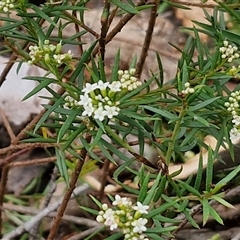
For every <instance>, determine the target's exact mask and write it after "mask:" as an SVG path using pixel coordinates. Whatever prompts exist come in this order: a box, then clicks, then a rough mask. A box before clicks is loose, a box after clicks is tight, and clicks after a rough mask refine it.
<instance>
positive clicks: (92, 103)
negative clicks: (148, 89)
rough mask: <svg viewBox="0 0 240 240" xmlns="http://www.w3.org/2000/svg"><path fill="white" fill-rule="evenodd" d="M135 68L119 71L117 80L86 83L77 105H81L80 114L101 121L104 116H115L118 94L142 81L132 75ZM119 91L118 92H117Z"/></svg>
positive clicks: (129, 89) (117, 108)
mask: <svg viewBox="0 0 240 240" xmlns="http://www.w3.org/2000/svg"><path fill="white" fill-rule="evenodd" d="M134 73H135V69H130V70H129V71H124V72H123V71H121V70H120V71H119V78H120V80H119V81H113V82H111V83H109V82H103V81H102V80H100V81H99V82H97V83H93V84H90V83H87V84H86V86H85V88H83V89H82V92H83V93H84V94H83V95H80V101H79V102H78V104H79V105H81V106H83V108H84V111H83V113H82V116H88V117H91V116H93V118H94V119H97V120H99V121H103V120H104V119H105V117H107V118H108V119H112V118H113V117H114V116H117V115H118V113H119V111H120V108H119V107H118V106H119V104H120V102H119V100H120V98H119V97H120V96H121V95H122V94H124V92H125V91H126V92H127V91H132V90H134V89H135V88H137V87H138V86H140V85H141V84H142V83H141V82H140V81H138V80H137V78H136V77H134V76H133V74H134ZM118 92H119V94H117V93H118Z"/></svg>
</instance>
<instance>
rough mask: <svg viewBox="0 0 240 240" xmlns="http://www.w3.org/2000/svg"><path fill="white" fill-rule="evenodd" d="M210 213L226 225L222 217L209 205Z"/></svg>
mask: <svg viewBox="0 0 240 240" xmlns="http://www.w3.org/2000/svg"><path fill="white" fill-rule="evenodd" d="M209 214H210V215H211V216H212V217H213V218H214V219H215V220H216V221H217V222H218V223H220V224H222V225H224V223H223V220H222V218H221V217H220V216H219V214H218V213H217V212H216V210H214V209H213V208H212V207H211V206H209Z"/></svg>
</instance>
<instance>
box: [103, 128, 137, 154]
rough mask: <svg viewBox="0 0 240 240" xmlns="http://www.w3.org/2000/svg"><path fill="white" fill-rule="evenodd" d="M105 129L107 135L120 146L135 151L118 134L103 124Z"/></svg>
mask: <svg viewBox="0 0 240 240" xmlns="http://www.w3.org/2000/svg"><path fill="white" fill-rule="evenodd" d="M105 130H106V131H107V133H108V135H109V136H111V137H112V138H113V139H114V140H115V141H116V142H118V143H119V144H120V145H121V146H122V147H124V148H125V149H127V150H128V151H130V152H135V151H134V149H133V148H131V146H130V145H129V144H128V143H126V142H125V141H123V140H122V138H121V137H120V136H118V135H117V134H116V133H115V132H114V131H113V130H112V129H111V128H110V127H109V126H105Z"/></svg>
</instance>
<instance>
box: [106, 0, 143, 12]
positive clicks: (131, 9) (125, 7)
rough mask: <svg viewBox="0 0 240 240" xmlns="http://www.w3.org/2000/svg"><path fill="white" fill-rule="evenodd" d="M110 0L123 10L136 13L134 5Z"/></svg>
mask: <svg viewBox="0 0 240 240" xmlns="http://www.w3.org/2000/svg"><path fill="white" fill-rule="evenodd" d="M110 2H112V3H113V4H114V5H116V6H118V7H119V8H121V9H122V10H123V11H125V12H128V13H132V14H138V13H139V12H138V10H137V9H136V8H135V7H132V6H131V5H129V4H126V3H123V2H121V1H119V0H110Z"/></svg>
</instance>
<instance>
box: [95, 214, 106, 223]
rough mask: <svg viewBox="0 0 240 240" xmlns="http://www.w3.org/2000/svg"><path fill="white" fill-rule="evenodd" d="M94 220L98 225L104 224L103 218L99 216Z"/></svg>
mask: <svg viewBox="0 0 240 240" xmlns="http://www.w3.org/2000/svg"><path fill="white" fill-rule="evenodd" d="M96 220H97V222H100V223H102V222H104V218H103V216H101V215H98V216H97V218H96Z"/></svg>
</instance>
